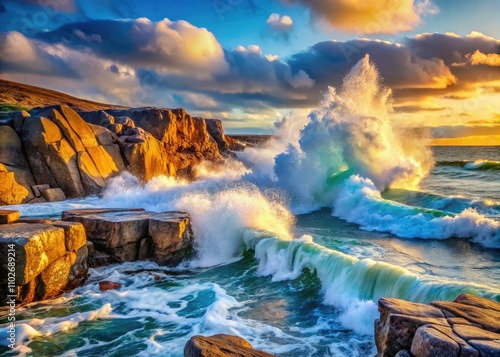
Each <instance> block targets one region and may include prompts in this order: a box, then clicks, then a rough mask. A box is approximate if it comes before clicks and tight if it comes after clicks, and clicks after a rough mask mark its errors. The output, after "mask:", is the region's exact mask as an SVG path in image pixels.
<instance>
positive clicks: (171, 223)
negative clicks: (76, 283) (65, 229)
mask: <svg viewBox="0 0 500 357" xmlns="http://www.w3.org/2000/svg"><path fill="white" fill-rule="evenodd" d="M62 219H63V220H64V221H72V222H79V223H81V224H83V226H84V227H85V231H86V233H87V240H88V241H89V242H91V243H92V246H93V247H92V248H91V254H90V259H89V263H90V266H101V265H106V264H109V263H123V262H132V261H136V260H150V261H154V262H156V263H158V264H159V265H175V264H178V263H179V262H180V261H182V260H183V259H186V258H188V257H190V256H191V255H192V245H193V240H194V235H193V231H192V229H191V219H190V217H189V215H188V214H187V213H185V212H175V211H173V212H162V213H156V212H146V211H145V210H143V209H119V208H115V209H113V208H111V209H77V210H70V211H64V212H63V213H62Z"/></svg>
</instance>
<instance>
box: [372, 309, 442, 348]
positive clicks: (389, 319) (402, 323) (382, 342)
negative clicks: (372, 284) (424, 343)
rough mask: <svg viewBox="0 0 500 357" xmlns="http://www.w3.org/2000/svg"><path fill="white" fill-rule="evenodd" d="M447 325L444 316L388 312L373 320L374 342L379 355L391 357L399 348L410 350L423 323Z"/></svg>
mask: <svg viewBox="0 0 500 357" xmlns="http://www.w3.org/2000/svg"><path fill="white" fill-rule="evenodd" d="M379 306H380V305H379ZM429 324H431V325H444V326H448V322H447V321H446V319H445V318H436V317H420V316H411V315H399V314H392V313H391V314H389V315H387V316H386V317H385V319H382V316H381V318H380V319H377V320H376V321H375V344H376V345H377V350H378V355H377V356H379V357H392V356H394V355H395V354H396V353H397V352H399V351H400V350H404V349H407V350H410V348H411V344H412V340H413V337H414V335H415V332H416V331H417V329H418V328H419V327H420V326H424V325H429Z"/></svg>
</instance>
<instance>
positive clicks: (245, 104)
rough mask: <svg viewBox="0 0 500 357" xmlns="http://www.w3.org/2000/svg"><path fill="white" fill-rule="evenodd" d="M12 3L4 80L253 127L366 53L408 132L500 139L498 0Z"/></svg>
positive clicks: (313, 94)
mask: <svg viewBox="0 0 500 357" xmlns="http://www.w3.org/2000/svg"><path fill="white" fill-rule="evenodd" d="M0 5H1V6H0V37H2V42H1V43H2V45H1V46H0V55H2V57H0V58H1V59H0V76H1V77H2V78H6V79H10V80H15V81H20V82H25V83H29V84H34V85H39V86H43V87H48V88H51V89H55V90H60V91H64V92H68V93H70V94H73V95H77V96H80V97H85V98H88V99H92V100H97V101H104V102H113V103H119V104H125V105H134V106H137V105H154V106H163V107H175V106H183V107H185V108H186V109H187V110H188V111H189V112H192V113H194V114H196V115H203V116H211V117H218V118H222V119H223V120H224V121H225V125H226V127H228V128H229V129H230V130H233V131H253V132H255V131H261V130H264V131H266V130H269V128H270V127H271V126H272V123H273V122H274V121H275V120H279V118H280V117H281V116H283V115H284V114H286V113H289V112H290V111H292V112H295V113H297V115H307V113H308V111H310V110H311V109H312V108H314V107H315V106H316V105H317V103H318V102H319V100H320V99H321V92H322V91H324V90H325V88H326V87H327V86H337V85H339V84H340V83H341V81H342V78H343V76H344V75H345V74H346V73H347V71H348V70H349V68H350V67H352V66H353V65H354V64H355V62H356V61H358V60H359V59H361V58H362V57H363V56H364V55H365V54H368V55H369V56H370V58H371V60H372V61H374V63H375V64H376V65H377V67H378V68H379V70H380V72H381V75H382V77H383V78H384V79H385V82H386V84H387V85H388V86H389V87H391V89H392V90H393V93H394V98H395V108H396V114H395V119H394V120H395V121H396V124H397V125H400V126H418V127H421V126H426V127H432V128H438V129H436V130H435V132H437V133H439V135H440V136H443V137H446V136H447V134H446V133H447V132H449V133H450V136H452V137H453V136H456V135H458V134H456V133H457V132H459V133H460V135H464V136H471V137H472V136H477V135H475V134H477V133H484V132H485V126H488V127H487V129H488V128H491V133H492V135H493V136H496V135H499V138H500V124H499V121H500V120H499V119H500V108H499V104H498V103H499V102H500V100H499V99H500V98H499V93H500V90H499V88H500V75H499V73H500V71H499V68H498V67H499V65H498V64H497V61H500V55H499V52H500V51H499V48H500V41H499V40H498V39H500V25H499V24H498V23H499V18H500V1H498V0H481V1H475V2H474V1H466V0H457V1H449V0H433V1H431V0H418V1H417V0H364V1H359V2H356V1H347V0H187V1H173V0H166V1H139V0H132V1H125V0H117V1H112V0H100V1H97V0H3V1H1V2H0ZM273 14H274V15H273ZM273 16H274V18H273ZM165 19H167V20H165ZM360 38H362V39H363V40H359V39H360ZM346 51H347V54H346ZM35 58H36V59H35ZM471 101H472V103H473V104H470V103H469V102H471ZM448 127H453V128H454V129H453V130H451V129H450V130H448V129H446V128H448ZM457 128H459V129H460V130H457ZM447 130H448V131H447ZM443 133H444V134H443ZM490 139H491V138H490ZM490 139H488V140H490Z"/></svg>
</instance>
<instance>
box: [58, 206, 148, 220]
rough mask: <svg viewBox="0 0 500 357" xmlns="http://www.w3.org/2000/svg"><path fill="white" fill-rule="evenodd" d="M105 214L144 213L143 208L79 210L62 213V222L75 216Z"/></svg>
mask: <svg viewBox="0 0 500 357" xmlns="http://www.w3.org/2000/svg"><path fill="white" fill-rule="evenodd" d="M107 212H144V209H143V208H80V209H72V210H68V211H63V212H62V220H63V221H66V220H71V218H73V217H76V216H87V215H89V214H99V213H107Z"/></svg>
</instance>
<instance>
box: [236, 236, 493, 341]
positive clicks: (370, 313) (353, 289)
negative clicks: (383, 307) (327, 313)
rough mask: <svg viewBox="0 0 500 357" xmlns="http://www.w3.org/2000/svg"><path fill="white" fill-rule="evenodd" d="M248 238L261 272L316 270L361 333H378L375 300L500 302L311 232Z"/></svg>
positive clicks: (283, 276) (277, 275) (287, 274)
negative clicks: (463, 297)
mask: <svg viewBox="0 0 500 357" xmlns="http://www.w3.org/2000/svg"><path fill="white" fill-rule="evenodd" d="M243 239H244V242H245V244H246V246H247V248H248V249H252V250H253V251H255V257H256V259H257V260H258V263H259V269H258V272H259V273H260V274H261V275H266V276H267V275H270V276H272V280H273V281H281V280H290V279H296V278H298V277H299V276H300V275H301V274H302V273H303V271H304V270H305V269H309V270H311V271H315V272H316V274H317V276H318V278H319V279H320V281H321V284H322V290H323V292H324V302H325V303H326V304H329V305H333V306H335V307H337V308H339V309H341V310H342V316H341V317H340V320H341V322H342V323H343V324H344V325H345V327H347V328H349V329H353V330H354V331H355V332H358V333H361V334H371V333H373V321H374V319H375V318H377V316H378V313H377V306H376V304H375V303H374V301H377V300H378V299H379V298H380V297H394V298H400V299H405V300H409V301H414V302H421V303H429V302H430V301H433V300H453V299H454V298H455V297H456V296H457V295H458V294H460V293H462V292H467V293H470V294H473V295H480V296H484V297H488V298H491V299H493V300H496V301H500V291H491V290H488V288H486V287H484V286H474V285H473V284H460V283H457V282H456V281H453V282H449V283H448V282H443V283H435V282H430V281H426V280H423V279H422V278H420V277H419V276H418V275H415V274H412V273H411V272H409V271H408V270H407V269H405V268H402V267H399V266H394V265H391V264H388V263H385V262H380V261H375V260H372V259H357V258H354V257H351V256H349V255H346V254H344V253H341V252H338V251H336V250H331V249H327V248H325V247H323V246H321V245H319V244H316V243H314V242H313V241H312V237H311V236H308V235H304V236H302V237H301V238H300V239H294V240H287V239H280V238H279V237H276V236H274V235H273V234H270V233H269V232H264V231H254V230H246V231H245V232H244V238H243Z"/></svg>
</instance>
